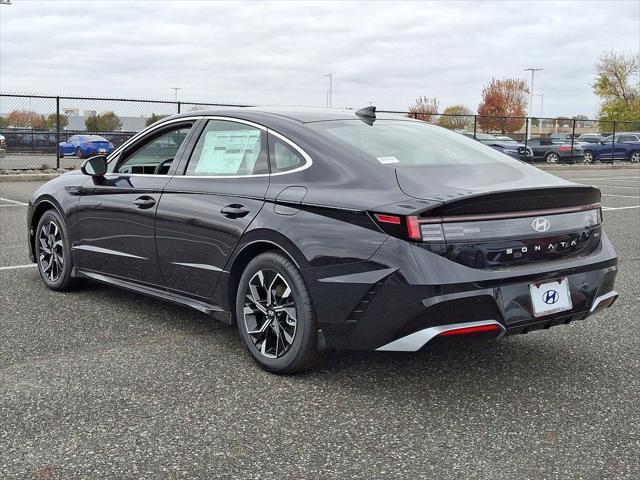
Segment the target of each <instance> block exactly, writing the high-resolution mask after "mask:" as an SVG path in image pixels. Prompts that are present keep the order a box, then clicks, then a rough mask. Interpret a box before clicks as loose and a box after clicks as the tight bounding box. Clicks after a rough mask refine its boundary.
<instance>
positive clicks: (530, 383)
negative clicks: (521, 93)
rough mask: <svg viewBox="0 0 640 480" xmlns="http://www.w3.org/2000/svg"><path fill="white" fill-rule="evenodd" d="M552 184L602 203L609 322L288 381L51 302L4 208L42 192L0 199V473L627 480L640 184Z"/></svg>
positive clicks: (143, 306)
mask: <svg viewBox="0 0 640 480" xmlns="http://www.w3.org/2000/svg"><path fill="white" fill-rule="evenodd" d="M559 173H560V174H561V175H563V176H565V177H568V178H572V179H577V180H580V181H583V182H584V183H594V184H596V185H599V186H601V188H602V191H603V193H605V194H606V196H603V205H604V207H605V212H604V214H605V222H606V230H607V232H608V234H609V236H610V237H611V239H612V241H613V242H614V245H615V246H616V248H617V251H618V253H619V255H620V273H619V276H618V283H617V289H618V290H619V291H620V292H621V298H620V299H619V301H618V303H617V304H616V305H615V306H614V307H613V308H611V309H609V310H608V311H605V312H604V313H602V314H600V315H598V316H596V317H593V318H591V319H589V320H587V321H584V322H578V323H576V324H571V325H568V326H563V327H557V328H554V329H552V330H550V331H538V332H533V333H531V334H528V335H521V336H515V337H507V338H505V339H502V340H499V341H491V342H485V341H473V340H471V339H466V340H462V339H453V338H450V339H441V340H437V341H435V342H433V343H432V344H430V345H429V347H428V348H427V349H425V350H424V351H422V352H419V353H416V354H395V353H353V352H328V354H327V355H326V356H325V358H324V360H323V362H322V363H321V365H320V366H319V368H317V369H316V370H315V371H313V372H310V373H307V374H304V375H297V376H293V377H278V376H274V375H270V374H268V373H266V372H264V371H262V370H261V369H259V368H258V367H257V366H255V365H254V363H253V362H252V361H251V359H250V357H249V355H248V354H247V353H246V352H245V351H244V350H243V348H242V347H241V344H240V340H239V338H238V337H237V335H236V333H235V332H234V330H233V329H232V328H230V327H227V326H224V325H222V324H220V323H218V322H215V321H212V320H210V319H209V318H208V317H205V316H204V315H201V314H199V313H197V312H194V311H191V310H188V309H185V308H181V307H177V306H173V305H171V304H166V303H163V302H159V301H155V300H151V299H148V298H143V297H140V296H137V295H134V294H131V293H127V292H123V291H119V290H115V289H112V288H109V287H105V286H102V285H99V284H93V283H92V284H89V285H88V286H87V287H86V288H84V289H82V290H80V291H77V292H74V293H55V292H52V291H50V290H48V289H47V288H45V287H44V285H43V284H42V283H41V281H40V280H39V278H38V275H37V272H36V270H35V268H33V267H29V266H26V267H24V268H22V266H23V265H24V264H27V263H28V258H27V250H26V246H25V241H24V240H25V232H26V227H25V211H26V209H25V207H24V205H20V204H18V203H12V202H11V201H9V200H12V201H13V202H26V201H27V199H28V197H29V195H30V193H31V192H32V191H33V190H34V189H35V188H37V186H38V185H39V184H37V183H28V182H20V183H3V184H0V242H1V245H2V248H1V249H0V286H1V289H0V305H1V308H0V478H2V479H14V478H15V479H25V478H27V479H28V478H34V479H42V480H53V479H76V478H83V479H87V478H119V479H120V478H132V479H133V478H136V479H137V478H153V479H158V478H207V479H211V478H262V479H269V478H291V479H300V478H322V479H325V478H326V479H331V478H336V479H338V478H340V479H343V478H352V479H360V478H362V479H370V478H438V479H449V478H451V479H453V478H456V479H458V478H462V479H513V478H527V479H543V478H544V479H546V478H554V479H555V478H557V479H567V478H571V479H626V478H628V479H632V478H633V479H636V478H638V471H640V408H639V401H638V399H639V398H640V375H639V373H638V372H640V355H639V354H638V352H639V351H640V329H638V319H639V317H640V303H639V302H638V298H640V282H639V281H638V279H639V278H640V208H638V206H639V205H640V173H638V171H637V170H634V171H631V170H629V171H628V172H627V171H623V170H622V171H621V170H615V171H598V172H593V171H590V172H586V171H583V170H579V169H576V170H572V171H570V172H559ZM16 266H18V267H21V268H6V267H16Z"/></svg>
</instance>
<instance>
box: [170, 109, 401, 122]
mask: <svg viewBox="0 0 640 480" xmlns="http://www.w3.org/2000/svg"><path fill="white" fill-rule="evenodd" d="M193 115H198V116H200V115H204V116H208V115H214V116H237V117H240V118H247V117H251V116H260V117H265V116H274V117H281V118H287V119H289V120H294V121H297V122H300V123H310V122H322V121H328V120H358V119H359V117H358V116H357V115H356V110H353V109H335V108H307V107H243V108H233V109H224V110H197V111H193V112H185V113H181V114H180V115H179V116H193ZM376 119H405V120H410V119H409V118H407V117H406V116H404V115H403V114H399V113H380V112H376Z"/></svg>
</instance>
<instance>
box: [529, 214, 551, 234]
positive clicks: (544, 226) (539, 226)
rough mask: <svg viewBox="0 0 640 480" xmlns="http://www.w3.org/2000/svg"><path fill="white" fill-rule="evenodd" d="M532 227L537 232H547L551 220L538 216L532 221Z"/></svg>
mask: <svg viewBox="0 0 640 480" xmlns="http://www.w3.org/2000/svg"><path fill="white" fill-rule="evenodd" d="M531 227H532V228H533V229H534V230H535V231H536V232H546V231H547V230H549V229H550V228H551V222H550V221H549V220H547V219H546V218H544V217H538V218H536V219H534V220H533V222H531Z"/></svg>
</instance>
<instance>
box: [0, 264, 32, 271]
mask: <svg viewBox="0 0 640 480" xmlns="http://www.w3.org/2000/svg"><path fill="white" fill-rule="evenodd" d="M35 266H37V264H35V263H28V264H26V265H9V266H8V267H0V270H17V269H18V268H32V267H35Z"/></svg>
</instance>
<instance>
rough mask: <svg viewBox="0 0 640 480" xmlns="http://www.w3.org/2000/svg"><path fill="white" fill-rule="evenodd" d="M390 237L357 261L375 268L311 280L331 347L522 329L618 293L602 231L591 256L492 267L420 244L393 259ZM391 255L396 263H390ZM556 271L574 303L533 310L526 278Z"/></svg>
mask: <svg viewBox="0 0 640 480" xmlns="http://www.w3.org/2000/svg"><path fill="white" fill-rule="evenodd" d="M388 243H389V244H385V245H383V247H381V249H380V250H379V251H378V252H377V254H376V255H374V257H372V259H371V260H372V261H370V262H362V263H363V264H362V265H360V267H362V268H365V269H366V268H371V267H375V266H376V264H377V266H378V268H377V269H372V270H369V271H363V272H361V273H356V274H349V275H345V276H336V277H324V278H320V279H317V278H316V280H315V281H311V282H310V285H311V289H312V290H313V292H312V296H313V297H314V298H316V299H317V300H318V301H317V302H316V309H317V311H318V322H319V327H320V329H322V332H323V335H324V337H325V342H326V345H327V346H328V347H329V348H345V349H362V350H399V351H415V350H419V349H420V348H422V347H423V346H424V345H425V344H426V343H428V342H429V341H430V340H432V339H433V338H435V337H437V336H439V335H442V334H443V333H444V332H448V331H451V330H455V329H460V328H466V327H478V326H482V327H485V328H484V329H480V331H479V333H483V334H487V335H491V336H494V337H498V336H502V335H512V334H517V333H527V332H529V331H532V330H536V329H546V328H550V327H552V326H556V325H564V324H568V323H571V322H574V321H577V320H583V319H585V318H587V317H589V316H591V315H593V314H595V313H597V312H599V311H600V310H601V309H602V308H604V307H607V306H609V305H611V304H612V303H613V301H615V299H616V298H617V293H616V292H615V291H614V283H615V277H616V274H617V258H616V256H615V252H613V249H612V248H611V246H610V244H609V242H608V240H607V239H606V236H603V239H602V243H603V245H601V247H600V248H599V249H598V251H597V252H595V253H594V254H592V255H590V256H589V257H581V258H574V259H572V260H567V261H562V262H549V263H545V264H536V265H531V266H527V267H515V268H511V269H504V270H494V271H487V270H481V269H473V268H468V267H464V266H462V265H459V264H456V263H455V262H452V261H450V260H447V259H444V258H441V257H438V256H437V255H434V254H430V253H429V252H424V251H423V250H422V249H418V250H417V251H413V252H412V253H414V254H418V257H416V255H414V256H413V258H410V259H409V260H407V264H406V265H398V262H397V259H400V258H407V253H406V252H405V253H404V254H401V253H400V252H399V251H395V252H394V250H396V248H395V247H397V246H398V245H397V242H396V241H395V240H393V241H391V242H388ZM392 245H393V247H392ZM390 247H392V248H390ZM414 248H417V247H414ZM402 249H403V248H402V247H400V250H402ZM420 257H422V258H420ZM433 257H438V258H433ZM393 259H395V261H396V265H389V263H391V262H393V261H394V260H393ZM376 260H378V262H379V263H378V262H376ZM400 263H402V262H400ZM383 265H384V266H385V267H386V268H379V267H381V266H383ZM350 268H351V270H353V269H355V268H358V267H356V265H352V266H351V267H350ZM561 278H567V281H568V284H569V289H570V295H571V301H572V309H571V310H567V311H564V312H560V313H556V314H551V315H547V316H543V317H536V316H535V315H534V313H533V305H532V301H531V296H530V295H531V294H530V285H531V284H534V283H542V282H548V281H552V280H558V279H561ZM338 299H347V300H346V301H340V300H338ZM489 325H493V326H494V328H489V327H488V326H489ZM460 333H466V332H460ZM470 333H475V331H471V332H470Z"/></svg>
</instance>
